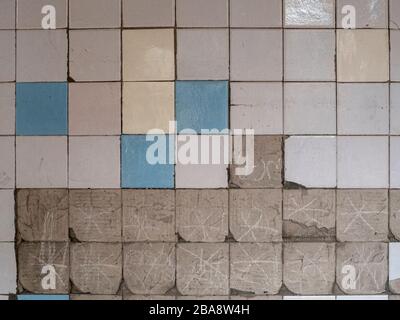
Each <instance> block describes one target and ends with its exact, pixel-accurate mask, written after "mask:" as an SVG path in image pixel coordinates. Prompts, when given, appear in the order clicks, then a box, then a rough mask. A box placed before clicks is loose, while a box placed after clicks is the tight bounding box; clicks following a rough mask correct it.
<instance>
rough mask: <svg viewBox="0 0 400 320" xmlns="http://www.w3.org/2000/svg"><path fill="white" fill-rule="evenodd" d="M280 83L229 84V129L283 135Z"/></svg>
mask: <svg viewBox="0 0 400 320" xmlns="http://www.w3.org/2000/svg"><path fill="white" fill-rule="evenodd" d="M282 100H283V99H282V84H281V83H278V82H277V83H267V82H265V83H251V82H233V83H231V108H230V126H231V128H232V129H243V130H244V129H253V130H254V131H255V134H256V135H261V134H271V135H272V134H282V133H283V124H282V122H283V103H282Z"/></svg>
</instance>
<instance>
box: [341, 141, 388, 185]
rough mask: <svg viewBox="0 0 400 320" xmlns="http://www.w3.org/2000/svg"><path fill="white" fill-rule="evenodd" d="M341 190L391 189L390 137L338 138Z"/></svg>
mask: <svg viewBox="0 0 400 320" xmlns="http://www.w3.org/2000/svg"><path fill="white" fill-rule="evenodd" d="M337 152H338V188H375V189H377V188H387V187H388V186H389V167H388V166H389V159H388V158H389V141H388V138H387V137H338V151H337Z"/></svg>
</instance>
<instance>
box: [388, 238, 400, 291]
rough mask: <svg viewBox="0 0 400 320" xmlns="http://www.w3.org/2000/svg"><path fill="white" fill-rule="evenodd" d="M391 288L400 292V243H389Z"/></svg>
mask: <svg viewBox="0 0 400 320" xmlns="http://www.w3.org/2000/svg"><path fill="white" fill-rule="evenodd" d="M389 288H390V290H391V292H392V293H400V243H396V242H392V243H389Z"/></svg>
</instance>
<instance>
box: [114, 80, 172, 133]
mask: <svg viewBox="0 0 400 320" xmlns="http://www.w3.org/2000/svg"><path fill="white" fill-rule="evenodd" d="M174 103H175V84H174V82H125V83H124V86H123V107H122V113H123V132H124V133H125V134H146V133H148V132H149V131H150V130H155V129H159V130H163V131H164V132H165V133H169V132H170V122H171V121H174V120H175V105H174ZM170 133H173V132H170Z"/></svg>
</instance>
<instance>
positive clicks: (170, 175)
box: [121, 135, 175, 189]
mask: <svg viewBox="0 0 400 320" xmlns="http://www.w3.org/2000/svg"><path fill="white" fill-rule="evenodd" d="M146 137H147V138H148V139H150V141H146ZM162 137H163V138H162V139H163V140H165V141H166V144H165V149H158V150H164V151H165V157H164V156H162V157H160V158H161V159H163V160H165V162H163V163H157V164H150V163H149V162H148V161H147V157H146V154H147V152H148V150H150V151H151V150H153V149H152V147H154V146H155V144H154V143H159V142H161V139H160V140H159V136H154V135H149V136H145V135H124V136H122V145H121V148H122V149H121V159H122V170H121V175H122V177H121V181H122V188H138V189H171V188H174V185H175V183H174V174H175V165H174V164H173V163H171V162H170V161H169V157H170V152H171V153H172V160H173V158H174V157H173V152H174V145H175V142H174V139H173V136H169V135H165V136H162ZM153 139H155V140H154V141H153ZM149 147H151V148H150V149H149ZM150 151H149V154H154V152H150ZM163 153H164V152H163V151H162V152H156V153H155V155H156V156H161V155H162V154H163Z"/></svg>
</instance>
